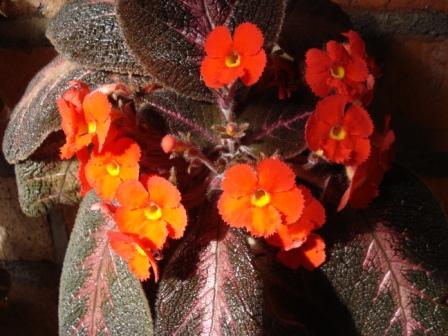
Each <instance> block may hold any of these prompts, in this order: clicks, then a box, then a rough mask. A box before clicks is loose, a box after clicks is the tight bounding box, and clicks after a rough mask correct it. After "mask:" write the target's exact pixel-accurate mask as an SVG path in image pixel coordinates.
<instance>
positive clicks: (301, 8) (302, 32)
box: [278, 0, 351, 60]
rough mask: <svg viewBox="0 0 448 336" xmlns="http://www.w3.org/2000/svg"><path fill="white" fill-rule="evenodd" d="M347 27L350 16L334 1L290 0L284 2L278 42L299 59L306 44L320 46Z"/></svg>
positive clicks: (349, 26) (301, 57)
mask: <svg viewBox="0 0 448 336" xmlns="http://www.w3.org/2000/svg"><path fill="white" fill-rule="evenodd" d="M350 28H351V23H350V18H349V17H348V15H347V14H346V13H344V12H343V11H342V10H341V9H340V8H339V6H338V5H336V4H334V3H331V2H330V1H327V0H313V1H307V0H294V1H290V3H289V4H288V7H287V10H286V16H285V23H284V25H283V28H282V32H281V34H280V38H279V41H278V43H279V45H280V46H281V47H282V48H283V49H284V50H285V51H286V52H288V53H289V54H290V55H292V56H293V57H295V58H298V59H299V60H301V59H303V58H304V56H305V53H306V51H307V50H308V49H309V48H322V46H323V45H324V44H325V43H326V42H327V41H328V40H331V39H340V38H341V35H340V33H342V32H345V31H347V30H349V29H350Z"/></svg>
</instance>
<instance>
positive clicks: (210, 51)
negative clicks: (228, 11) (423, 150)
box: [204, 26, 232, 58]
mask: <svg viewBox="0 0 448 336" xmlns="http://www.w3.org/2000/svg"><path fill="white" fill-rule="evenodd" d="M204 50H205V52H206V53H207V55H208V56H211V57H213V58H223V57H226V56H227V55H229V54H230V53H231V52H232V36H231V35H230V31H229V29H228V28H227V27H226V26H218V27H216V28H215V29H213V31H211V32H210V34H209V35H208V36H207V39H206V40H205V44H204Z"/></svg>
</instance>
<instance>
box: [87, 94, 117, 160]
mask: <svg viewBox="0 0 448 336" xmlns="http://www.w3.org/2000/svg"><path fill="white" fill-rule="evenodd" d="M83 109H84V115H85V120H86V122H87V123H89V122H95V123H96V134H97V136H98V145H99V151H101V150H102V147H103V145H104V142H105V141H106V137H107V133H108V132H109V127H110V123H111V117H110V115H111V112H112V104H111V103H110V102H109V99H108V98H107V96H106V95H105V94H104V93H102V92H100V91H94V92H91V93H89V94H88V95H87V96H86V97H85V98H84V102H83Z"/></svg>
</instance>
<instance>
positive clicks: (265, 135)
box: [238, 90, 311, 158]
mask: <svg viewBox="0 0 448 336" xmlns="http://www.w3.org/2000/svg"><path fill="white" fill-rule="evenodd" d="M310 111H311V109H308V110H306V109H305V108H304V104H303V101H299V99H298V98H297V97H293V98H290V99H287V100H278V99H277V96H276V92H274V90H270V91H266V92H263V93H262V94H258V95H257V96H256V97H254V98H251V99H247V105H246V106H245V107H244V108H243V109H242V111H241V112H240V113H239V117H238V120H239V121H240V122H247V123H249V124H250V126H249V131H248V136H247V138H246V139H245V142H246V143H247V144H251V146H252V148H253V149H255V150H257V151H259V152H263V153H265V154H267V155H272V154H274V153H275V152H276V151H278V152H279V153H280V154H281V155H282V156H283V157H285V158H290V157H293V156H295V155H297V154H300V153H301V152H303V151H304V150H305V149H306V148H307V146H306V143H305V133H304V129H305V124H306V121H307V119H308V117H309V116H310V114H311V112H310Z"/></svg>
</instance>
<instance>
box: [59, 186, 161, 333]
mask: <svg viewBox="0 0 448 336" xmlns="http://www.w3.org/2000/svg"><path fill="white" fill-rule="evenodd" d="M98 201H99V199H98V198H97V197H96V196H95V195H94V194H93V193H89V194H88V195H87V196H86V197H85V198H84V200H83V202H82V203H81V207H80V209H79V212H78V215H77V218H76V223H75V227H74V229H73V232H72V234H71V237H70V243H69V245H68V249H67V254H66V256H65V260H64V267H63V270H62V276H61V286H60V292H59V334H60V335H89V336H95V335H136V336H151V335H153V332H152V320H151V315H150V311H149V307H148V303H147V300H146V297H145V294H144V292H143V290H142V287H141V284H140V282H139V281H138V280H137V279H136V278H135V277H134V276H133V275H132V274H131V273H130V272H129V271H128V267H127V265H126V263H125V262H124V261H123V260H122V259H121V258H119V257H118V256H116V255H115V254H114V253H113V252H112V251H111V249H110V247H109V242H108V238H107V231H109V230H113V229H114V228H115V222H114V221H113V220H112V219H111V218H110V217H109V215H106V212H105V211H102V210H101V208H100V206H99V205H98V203H97V202H98Z"/></svg>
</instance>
